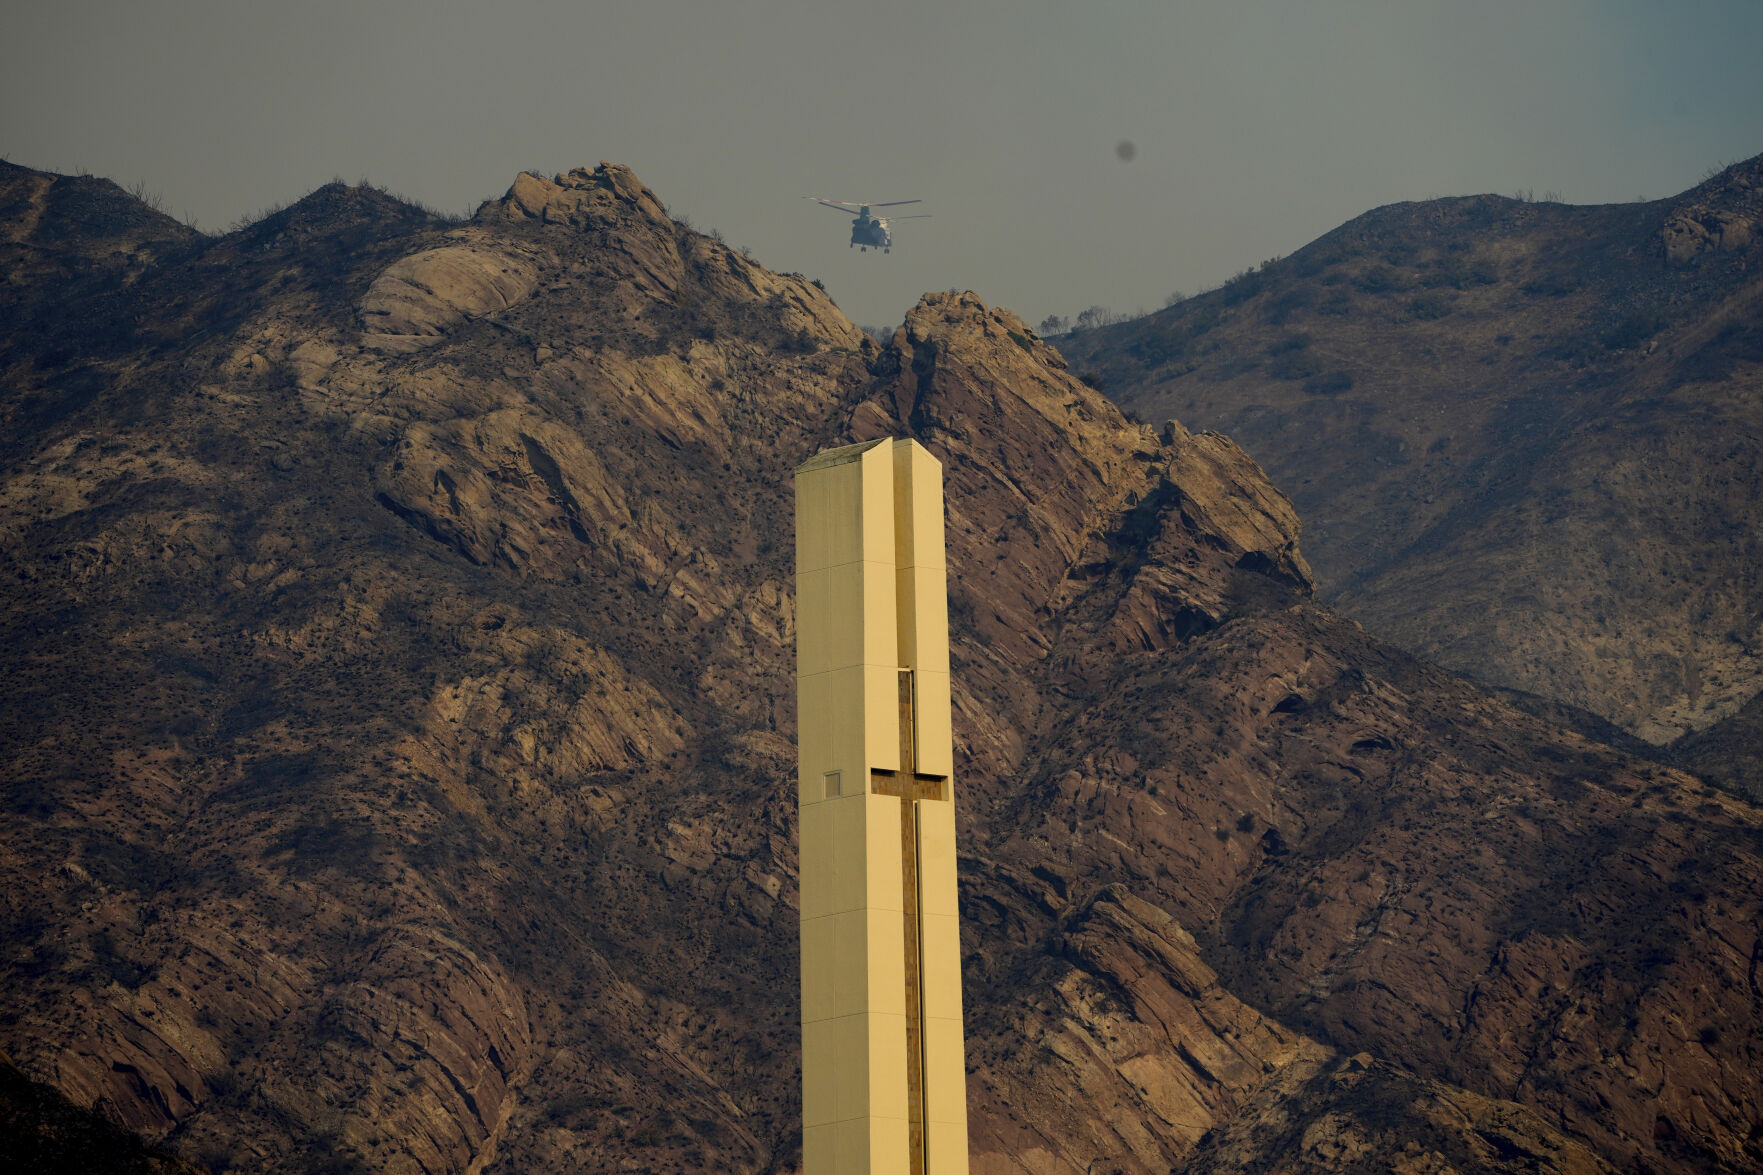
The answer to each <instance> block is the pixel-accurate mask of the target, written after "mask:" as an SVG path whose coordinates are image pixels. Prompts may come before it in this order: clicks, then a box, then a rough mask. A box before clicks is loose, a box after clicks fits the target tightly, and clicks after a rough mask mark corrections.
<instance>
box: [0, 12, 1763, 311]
mask: <svg viewBox="0 0 1763 1175" xmlns="http://www.w3.org/2000/svg"><path fill="white" fill-rule="evenodd" d="M5 8H6V10H7V11H6V13H5V19H4V27H5V30H6V33H5V36H4V37H3V38H0V155H3V156H4V157H5V158H7V159H9V160H11V161H13V162H15V163H22V164H26V165H29V166H32V167H39V168H44V169H49V170H57V171H79V170H86V171H90V172H93V173H95V174H99V175H104V176H108V177H110V178H112V179H115V180H117V181H118V182H120V183H122V184H124V185H125V186H130V185H133V184H134V183H136V182H143V183H145V185H146V187H147V189H148V190H150V191H152V192H156V193H159V194H160V196H161V197H162V199H163V202H164V205H165V208H166V210H167V211H169V212H171V213H172V214H173V215H177V216H181V217H183V218H185V219H194V220H195V222H196V223H197V224H198V225H199V226H200V227H201V228H203V229H206V230H209V231H214V230H217V229H224V228H227V227H229V226H230V225H231V224H232V223H233V222H235V221H237V220H238V219H240V218H241V217H244V216H248V215H251V214H253V213H255V212H257V211H259V210H261V209H263V208H264V207H266V206H269V205H273V204H280V203H287V202H290V201H292V200H294V199H296V198H298V197H299V196H301V195H303V194H305V193H306V192H308V191H310V190H311V189H312V188H314V187H316V186H317V185H319V184H321V183H325V182H327V181H329V180H331V179H333V178H337V177H341V178H343V179H345V180H347V181H349V182H351V183H353V182H356V181H358V180H361V179H368V180H371V181H372V182H374V183H377V184H380V185H383V186H385V187H389V188H390V189H392V190H393V191H396V192H398V193H400V194H403V195H405V196H409V197H412V198H415V199H420V200H422V201H424V202H426V203H428V204H431V205H434V206H436V207H439V208H441V209H443V210H447V211H464V210H467V209H470V208H472V207H474V206H475V205H476V204H477V203H478V202H479V201H481V200H483V199H485V198H487V197H490V196H496V195H500V194H501V193H502V192H503V191H505V190H506V189H507V187H508V185H509V183H510V182H511V181H512V180H513V178H514V174H515V173H516V172H517V171H520V170H522V169H529V170H536V171H541V172H543V173H546V174H549V173H552V172H556V171H561V170H567V169H569V168H570V167H572V166H576V165H578V164H583V163H588V164H592V163H594V162H597V161H599V160H602V159H607V160H615V161H619V162H623V163H628V164H630V165H631V166H632V167H633V168H635V169H636V172H637V174H638V175H639V176H640V177H641V178H642V179H643V180H644V181H645V182H646V183H648V184H649V186H650V187H651V188H653V189H654V190H655V192H656V193H657V194H658V195H659V196H660V197H661V199H662V200H663V201H664V202H665V203H666V204H667V205H668V207H669V208H671V209H672V210H673V211H674V212H675V213H676V214H685V215H686V216H689V217H690V218H691V220H692V221H693V222H694V223H695V224H696V225H697V226H698V227H699V228H711V227H714V228H717V229H719V230H721V232H722V233H723V235H724V236H725V237H726V238H727V240H728V241H729V243H730V244H733V245H745V246H749V247H751V249H752V250H753V252H754V254H755V255H756V256H757V257H758V259H759V260H761V261H762V262H764V263H765V264H767V265H769V266H771V267H772V268H774V269H779V270H785V271H790V270H799V271H801V272H803V273H806V274H808V275H809V276H811V277H814V276H817V277H820V278H822V279H824V280H825V282H826V284H827V287H828V288H829V290H830V291H831V292H832V294H833V295H834V297H835V298H837V299H838V301H839V304H840V305H841V306H843V307H844V309H845V311H846V312H847V313H848V314H850V315H851V316H852V317H853V318H854V319H856V320H857V321H858V322H861V323H866V324H874V325H880V324H884V323H893V322H897V321H899V319H900V317H901V315H902V314H903V313H904V312H905V310H906V309H907V308H908V307H909V306H910V305H911V304H912V303H913V302H914V301H915V300H916V299H917V297H918V295H919V293H921V292H922V291H924V290H926V289H945V288H949V287H960V288H971V289H973V290H975V291H977V292H978V293H979V294H980V295H981V296H982V297H983V298H985V299H986V300H987V301H989V302H992V303H1001V304H1003V305H1006V306H1009V307H1011V308H1013V309H1015V310H1016V311H1018V312H1019V313H1021V314H1022V315H1023V316H1024V317H1025V318H1027V319H1028V320H1029V321H1030V323H1031V324H1034V323H1038V322H1039V321H1040V319H1041V318H1042V317H1043V316H1045V315H1047V314H1050V313H1059V314H1065V315H1075V314H1076V313H1077V312H1078V311H1080V310H1082V309H1083V308H1084V307H1086V306H1088V305H1091V304H1092V303H1100V304H1103V305H1106V306H1110V307H1113V308H1114V309H1116V310H1121V311H1130V310H1133V309H1136V308H1139V307H1145V308H1155V307H1157V306H1158V305H1160V304H1161V303H1162V302H1163V300H1164V298H1165V296H1166V295H1168V294H1169V293H1170V292H1171V291H1173V290H1177V289H1180V290H1184V291H1188V292H1192V291H1193V290H1195V289H1197V288H1200V287H1203V286H1208V285H1214V284H1217V283H1218V282H1219V281H1221V280H1223V279H1224V278H1226V277H1228V276H1230V274H1232V273H1233V272H1235V271H1236V270H1238V269H1241V268H1243V267H1244V266H1247V265H1252V264H1255V263H1257V262H1259V261H1261V260H1263V259H1265V258H1267V257H1271V256H1275V255H1280V254H1285V253H1288V252H1290V251H1292V250H1293V249H1295V248H1297V247H1298V246H1300V245H1302V244H1304V243H1305V242H1307V241H1309V240H1312V239H1314V238H1315V237H1316V236H1318V235H1319V234H1321V233H1323V232H1326V231H1327V230H1328V229H1330V228H1333V227H1334V226H1335V225H1337V224H1339V223H1340V222H1342V221H1344V220H1347V219H1349V218H1351V217H1353V216H1355V215H1357V214H1359V213H1360V212H1363V211H1365V210H1366V209H1368V208H1372V207H1375V206H1377V205H1379V204H1386V203H1389V202H1392V201H1396V200H1412V199H1423V198H1426V197H1429V196H1439V195H1457V194H1463V193H1470V192H1486V191H1494V192H1503V193H1511V192H1513V191H1515V190H1517V189H1520V188H1528V189H1533V190H1534V191H1535V192H1536V193H1537V194H1538V195H1539V196H1540V195H1542V194H1543V193H1544V192H1547V191H1556V192H1559V193H1560V194H1561V195H1562V197H1563V198H1565V199H1567V200H1569V201H1573V202H1576V203H1596V202H1605V201H1617V200H1630V199H1633V198H1635V197H1636V196H1647V197H1652V198H1657V197H1660V196H1664V195H1669V194H1671V193H1674V192H1677V191H1679V190H1681V189H1684V188H1687V187H1689V186H1691V185H1693V184H1694V183H1696V182H1697V181H1699V180H1700V179H1701V178H1702V176H1703V174H1704V173H1705V172H1706V171H1707V170H1708V168H1709V167H1710V166H1711V165H1713V164H1716V163H1719V162H1724V161H1730V160H1733V159H1738V158H1745V157H1748V156H1751V155H1754V154H1757V153H1758V152H1763V65H1760V64H1759V63H1760V62H1763V0H1670V2H1667V0H1606V2H1603V3H1593V2H1591V0H1559V2H1551V0H1522V2H1508V0H1475V2H1473V3H1470V2H1466V0H1459V2H1456V3H1425V2H1420V0H1387V2H1377V3H1373V2H1351V0H1342V2H1333V3H1331V2H1318V0H1310V2H1299V0H1291V2H1287V3H1256V2H1245V0H1235V2H1230V3H1225V2H1217V3H1178V2H1173V0H1165V2H1162V3H1112V2H1108V0H1087V2H1078V0H1064V2H1060V3H1051V2H1047V0H1024V2H1020V3H1001V2H1000V3H980V2H963V0H939V2H921V0H891V2H888V3H873V4H866V5H854V4H840V3H832V2H830V0H827V2H821V3H810V2H808V0H749V2H746V3H741V2H724V3H715V2H712V0H697V2H694V3H684V2H679V0H646V2H644V3H624V2H622V0H621V2H605V0H601V2H582V0H577V2H573V3H566V2H562V0H504V2H502V3H500V4H485V3H481V2H474V3H471V4H462V3H452V2H443V0H430V2H427V3H409V2H405V3H389V2H380V3H376V2H374V0H350V2H348V3H332V2H330V0H307V2H304V3H301V2H291V3H290V2H287V0H283V2H281V3H276V4H262V3H253V2H251V0H232V2H199V0H130V2H128V3H116V2H111V0H92V2H86V3H81V2H80V0H65V2H62V3H32V4H26V3H24V2H23V0H8V2H7V3H6V5H5ZM1122 140H1130V141H1131V142H1132V143H1133V144H1134V145H1135V147H1136V155H1135V156H1134V158H1133V159H1132V160H1131V161H1123V160H1122V159H1121V158H1120V156H1119V153H1118V152H1117V146H1118V144H1119V143H1120V142H1121V141H1122ZM809 193H816V194H822V195H828V196H833V197H839V198H856V199H871V200H900V199H907V198H910V197H919V198H922V199H923V200H924V204H923V205H922V206H921V207H919V208H908V209H902V210H901V211H904V212H918V211H922V212H929V213H931V214H932V216H933V218H932V219H930V220H913V221H907V222H905V223H904V224H900V225H897V226H896V229H897V234H896V235H897V240H898V245H897V247H896V248H895V250H894V252H893V253H892V254H891V255H888V256H878V255H874V254H871V255H868V256H860V255H858V253H857V252H856V251H855V250H852V249H848V248H847V246H846V243H845V242H846V240H847V237H848V233H849V220H848V218H847V217H845V216H844V215H843V214H841V213H837V212H833V211H831V210H828V209H824V208H820V207H818V206H816V205H814V204H812V203H809V202H807V201H805V200H803V199H802V198H801V197H802V196H803V195H805V194H809Z"/></svg>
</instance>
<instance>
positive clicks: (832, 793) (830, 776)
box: [826, 771, 839, 800]
mask: <svg viewBox="0 0 1763 1175" xmlns="http://www.w3.org/2000/svg"><path fill="white" fill-rule="evenodd" d="M838 794H839V773H838V772H837V771H828V772H827V773H826V798H827V799H829V800H830V799H833V798H834V797H836V796H837V795H838Z"/></svg>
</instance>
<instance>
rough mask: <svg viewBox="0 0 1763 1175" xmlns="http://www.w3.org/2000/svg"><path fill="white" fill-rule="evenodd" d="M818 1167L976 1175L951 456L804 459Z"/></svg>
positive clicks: (813, 1132)
mask: <svg viewBox="0 0 1763 1175" xmlns="http://www.w3.org/2000/svg"><path fill="white" fill-rule="evenodd" d="M796 690H797V703H798V710H797V726H798V731H799V734H798V737H799V740H800V755H799V758H798V765H797V780H796V786H797V793H798V797H799V799H800V805H801V808H800V810H801V838H802V844H801V884H802V898H801V913H802V1116H803V1170H804V1175H867V1173H873V1175H956V1173H960V1175H965V1172H966V1171H967V1070H966V1063H965V1059H964V1055H963V1051H962V1033H961V941H960V935H959V932H958V930H957V928H956V919H955V797H954V787H953V779H952V778H951V771H952V767H953V758H954V752H953V748H952V744H951V740H950V730H949V611H948V571H947V567H946V566H945V564H944V560H943V471H942V466H941V465H939V464H938V463H937V460H936V458H934V457H932V456H931V455H930V454H929V453H928V452H926V451H925V450H924V449H923V448H922V447H921V446H919V445H918V444H917V442H915V441H909V440H900V441H887V440H882V441H870V442H867V443H865V444H861V445H852V446H849V447H847V448H843V449H830V450H828V451H827V452H824V453H821V454H819V455H818V456H816V457H814V458H813V459H812V460H810V461H808V462H806V463H805V464H803V465H802V466H801V468H799V469H797V470H796Z"/></svg>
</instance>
